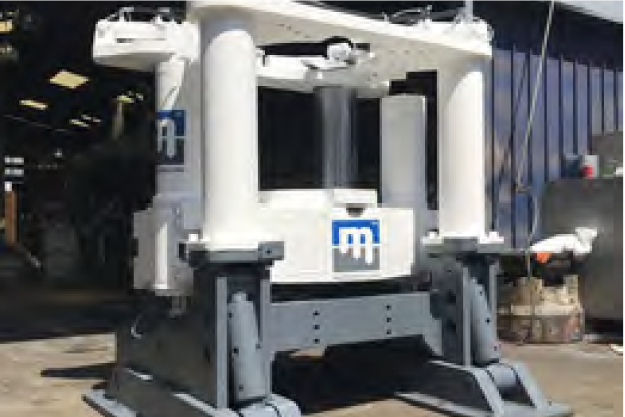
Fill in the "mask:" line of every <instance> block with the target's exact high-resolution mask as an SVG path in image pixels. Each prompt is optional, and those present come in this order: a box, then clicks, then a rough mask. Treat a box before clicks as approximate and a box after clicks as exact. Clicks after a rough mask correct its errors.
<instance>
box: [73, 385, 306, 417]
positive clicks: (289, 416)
mask: <svg viewBox="0 0 625 417" xmlns="http://www.w3.org/2000/svg"><path fill="white" fill-rule="evenodd" d="M83 398H84V400H85V401H86V402H87V404H89V405H90V406H91V407H93V408H94V409H95V410H96V411H98V412H99V413H101V414H102V415H104V416H106V417H174V416H180V415H182V416H185V417H300V416H301V414H300V412H299V409H298V408H297V406H296V405H295V403H293V402H292V401H290V400H287V399H285V398H282V397H280V396H277V395H272V396H271V397H270V399H269V401H268V402H267V403H265V404H260V405H252V406H249V407H246V408H243V409H241V410H238V411H237V412H235V411H233V410H230V409H219V410H217V409H215V408H213V407H211V406H210V405H208V404H206V403H204V402H201V401H198V400H197V399H195V398H193V397H192V396H190V395H186V394H182V393H174V392H171V393H169V394H165V395H163V396H159V398H158V400H154V401H152V404H153V406H152V408H153V410H152V412H153V414H144V413H138V412H136V411H134V410H133V409H131V408H129V407H128V406H126V405H124V404H122V403H120V402H118V401H116V400H115V399H113V398H110V397H108V396H107V395H106V392H105V391H104V390H103V389H95V390H91V391H89V392H87V393H86V394H85V395H84V397H83ZM180 413H183V414H180Z"/></svg>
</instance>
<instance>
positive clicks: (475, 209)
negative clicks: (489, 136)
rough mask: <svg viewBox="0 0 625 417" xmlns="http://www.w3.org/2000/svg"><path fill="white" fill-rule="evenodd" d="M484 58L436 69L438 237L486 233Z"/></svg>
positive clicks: (457, 62)
mask: <svg viewBox="0 0 625 417" xmlns="http://www.w3.org/2000/svg"><path fill="white" fill-rule="evenodd" d="M483 65H484V62H483V61H481V60H480V59H477V58H475V59H467V60H462V61H455V62H452V63H449V64H448V65H447V66H445V67H444V68H443V69H442V70H440V71H439V72H438V121H439V125H438V195H439V201H438V205H439V234H440V235H441V236H442V237H481V236H484V235H485V234H486V212H485V210H486V195H485V194H486V185H485V173H484V170H485V165H484V152H485V151H484V68H483Z"/></svg>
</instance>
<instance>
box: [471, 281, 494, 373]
mask: <svg viewBox="0 0 625 417" xmlns="http://www.w3.org/2000/svg"><path fill="white" fill-rule="evenodd" d="M469 294H470V298H471V342H472V345H471V350H472V353H473V362H474V363H476V364H478V365H487V364H489V363H493V362H497V361H499V360H500V359H501V352H500V351H499V347H498V341H497V331H496V329H495V326H493V323H492V322H493V314H492V312H491V309H490V306H489V305H488V301H487V299H486V294H485V290H484V287H483V286H482V285H481V284H479V283H478V282H477V281H476V280H475V279H474V278H473V279H471V281H470V284H469Z"/></svg>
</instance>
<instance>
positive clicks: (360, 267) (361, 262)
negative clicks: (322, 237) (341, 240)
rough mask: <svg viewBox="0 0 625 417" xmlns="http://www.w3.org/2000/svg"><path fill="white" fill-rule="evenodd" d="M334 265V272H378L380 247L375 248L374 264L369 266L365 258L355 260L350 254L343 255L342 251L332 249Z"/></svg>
mask: <svg viewBox="0 0 625 417" xmlns="http://www.w3.org/2000/svg"><path fill="white" fill-rule="evenodd" d="M332 262H333V263H332V265H333V266H334V269H333V270H334V272H353V271H377V270H379V269H380V247H379V246H375V247H374V248H373V262H372V263H370V264H368V263H367V262H366V261H365V258H364V256H361V257H360V258H359V259H356V258H354V256H353V255H352V254H351V252H350V253H341V251H340V249H338V248H334V249H332Z"/></svg>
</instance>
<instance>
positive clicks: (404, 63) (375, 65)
mask: <svg viewBox="0 0 625 417" xmlns="http://www.w3.org/2000/svg"><path fill="white" fill-rule="evenodd" d="M188 9H189V12H190V15H189V19H190V21H189V22H185V23H182V24H178V23H175V22H165V21H162V20H160V19H158V18H157V19H155V20H154V21H153V22H149V23H141V22H128V21H125V20H124V19H123V18H121V17H118V18H117V19H109V20H107V21H104V22H100V23H98V27H97V29H96V35H95V38H94V58H95V59H96V61H98V62H102V63H106V64H108V65H113V66H119V67H124V68H130V69H136V70H141V71H153V70H156V73H157V86H158V87H157V95H158V97H157V102H158V103H159V104H158V110H170V109H174V110H175V109H184V110H185V111H186V115H187V127H188V129H187V130H188V131H187V135H186V141H185V155H186V158H185V163H184V170H182V171H176V170H175V169H171V170H170V171H168V170H167V169H165V170H163V172H161V173H159V180H158V184H159V185H158V190H157V191H158V195H157V196H156V198H155V201H154V207H153V209H150V210H149V212H146V213H143V215H140V216H137V223H141V224H140V225H138V227H139V228H141V230H143V232H140V234H141V235H142V236H143V237H142V238H141V239H142V240H148V241H149V240H150V239H149V238H147V237H146V236H145V235H146V232H145V230H144V229H145V224H146V223H150V221H151V222H153V224H154V229H153V235H152V236H153V237H154V239H155V241H154V242H155V245H154V246H155V247H154V250H153V256H154V259H147V258H146V259H143V260H138V262H137V266H139V265H143V266H142V268H143V267H145V265H146V264H147V263H150V262H151V265H153V266H152V267H153V268H155V271H154V272H155V278H154V283H153V286H155V287H156V288H160V289H161V290H162V293H167V292H168V291H169V293H171V294H174V295H175V294H176V292H175V291H176V290H179V291H187V289H184V290H181V289H182V288H188V281H185V279H186V278H185V277H188V276H186V275H185V274H182V275H181V274H180V273H179V271H182V270H184V268H182V265H181V262H180V261H179V260H178V258H177V255H176V253H177V250H176V247H175V246H176V245H177V242H179V241H182V240H185V239H188V238H189V235H190V234H193V235H194V236H198V237H199V238H200V239H201V240H202V242H204V244H205V245H206V247H207V248H208V249H210V250H239V249H256V248H257V247H258V244H259V243H260V242H261V241H265V240H284V243H285V250H286V257H285V259H284V260H283V261H279V262H278V263H277V264H276V265H275V267H274V268H273V272H272V281H274V282H282V283H311V282H345V281H352V280H357V281H358V280H376V279H387V278H395V277H398V276H403V275H407V274H409V273H411V272H414V270H415V268H418V266H419V262H420V258H419V257H420V249H421V243H420V241H419V238H420V237H422V236H423V234H424V233H425V230H427V229H429V228H430V227H432V226H435V225H434V224H432V222H431V212H429V211H428V210H427V206H426V202H425V186H426V184H425V164H424V158H425V150H424V147H425V141H424V135H425V133H424V128H425V109H424V107H425V104H424V102H423V99H421V98H417V97H390V98H385V99H384V100H383V102H382V120H381V130H382V132H381V133H382V138H381V140H382V143H381V150H380V151H381V161H382V166H381V173H382V201H383V206H382V207H378V205H377V196H376V194H375V192H374V191H370V190H369V191H367V190H283V191H273V192H265V193H259V189H258V184H259V179H258V114H257V105H258V103H257V87H258V86H259V85H261V86H268V87H272V88H281V89H289V90H295V91H302V92H310V91H312V89H313V88H314V87H316V86H323V85H345V86H349V87H355V88H356V89H357V90H358V94H359V96H361V97H382V96H384V95H386V94H387V93H388V86H389V81H390V80H392V79H403V78H405V76H406V73H408V72H413V71H423V70H438V71H439V84H438V90H439V92H438V97H439V155H440V160H439V169H440V172H439V177H440V178H439V191H440V195H439V200H440V201H439V202H440V224H439V225H438V226H439V230H440V233H439V234H437V235H436V236H434V238H432V239H429V240H428V239H425V241H429V242H434V243H436V242H437V241H440V239H442V238H445V237H478V238H479V239H480V240H482V241H484V240H489V239H491V238H492V236H490V235H488V234H487V233H486V230H485V184H484V171H483V169H484V143H483V134H484V132H483V129H484V127H483V105H484V103H483V72H482V64H483V63H484V61H485V60H487V59H488V58H489V57H490V54H491V47H490V39H489V30H488V27H487V25H486V24H484V23H483V22H475V21H471V22H469V21H464V20H457V21H454V22H444V23H443V22H432V21H429V20H424V21H422V22H420V23H418V24H416V25H413V26H404V25H398V24H392V23H389V22H385V21H377V20H372V19H368V18H365V17H362V16H356V15H352V14H346V13H341V12H337V11H334V10H329V9H326V8H321V7H314V6H311V5H306V4H301V3H295V2H291V1H285V0H271V1H270V0H258V1H253V2H249V1H243V0H209V1H199V2H192V3H191V4H190V5H189V8H188ZM135 23H136V24H135ZM332 37H342V38H346V39H349V40H350V41H351V42H353V45H360V44H366V45H367V48H366V49H363V50H358V49H357V48H359V47H356V46H354V48H352V47H350V46H349V45H348V44H340V45H331V46H330V47H329V48H328V51H327V54H326V55H325V56H315V57H297V56H290V57H284V56H271V55H269V56H267V55H265V54H264V52H263V50H262V47H263V46H266V45H269V44H274V43H287V42H321V41H324V40H326V39H328V38H332ZM332 48H333V49H332ZM330 49H331V50H330ZM198 138H202V140H201V141H200V140H197V139H198ZM194 139H195V140H194ZM194 156H197V157H196V158H194ZM202 161H203V162H202ZM202 165H203V166H202ZM170 168H171V167H170ZM201 196H204V198H202V197H201ZM202 201H203V203H202ZM149 219H152V220H149ZM359 220H363V221H364V222H365V223H366V222H371V224H374V226H375V227H376V228H378V227H379V231H377V229H376V232H373V229H368V227H374V226H367V224H365V223H363V224H365V225H364V226H362V225H360V226H354V227H349V222H351V221H359ZM343 221H347V224H348V226H347V227H346V228H345V229H341V230H340V231H339V236H342V239H343V241H342V242H343V244H342V246H341V245H340V244H338V245H337V243H336V240H337V239H336V236H335V234H334V233H335V230H334V229H333V227H334V226H333V225H334V223H335V222H339V223H340V222H343ZM261 225H262V227H261ZM266 231H271V233H272V235H271V237H269V236H268V235H267V232H266ZM374 238H375V240H376V241H375V242H374V241H373V240H374ZM361 239H362V240H361ZM339 240H340V239H339ZM491 240H492V239H491ZM339 243H340V242H339ZM373 246H375V247H376V249H375V251H373V250H372V247H373ZM378 249H379V259H378V258H377V256H378V255H377V253H378ZM337 251H338V252H337ZM141 253H145V251H141V250H140V254H141ZM337 253H338V255H337ZM350 253H352V254H353V258H354V259H356V260H357V261H358V259H360V258H362V257H363V256H364V258H363V259H364V260H365V261H366V260H367V259H369V261H372V259H373V257H375V258H376V265H377V262H378V261H379V265H377V266H376V268H371V269H369V270H359V271H353V270H349V269H339V270H337V269H336V268H335V267H333V262H335V261H336V259H334V260H333V257H334V258H336V257H337V256H339V257H343V258H344V257H345V256H346V255H349V254H350ZM374 253H375V255H374ZM349 262H351V261H349ZM366 263H367V262H365V264H366ZM369 263H371V262H369ZM146 268H147V267H146ZM333 268H334V269H333ZM181 277H183V278H185V279H182V280H181V279H180V278H181ZM144 278H145V277H144ZM141 285H143V284H141ZM185 285H186V287H185Z"/></svg>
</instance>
